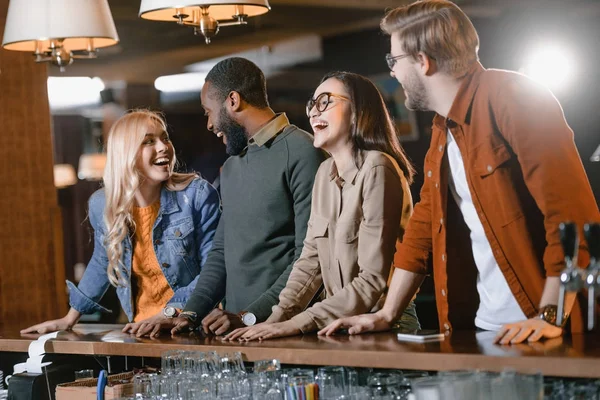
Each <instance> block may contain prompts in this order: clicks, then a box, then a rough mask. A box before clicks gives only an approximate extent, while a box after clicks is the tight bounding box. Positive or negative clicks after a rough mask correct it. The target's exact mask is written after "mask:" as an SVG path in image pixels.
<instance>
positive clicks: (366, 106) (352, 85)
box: [321, 71, 415, 184]
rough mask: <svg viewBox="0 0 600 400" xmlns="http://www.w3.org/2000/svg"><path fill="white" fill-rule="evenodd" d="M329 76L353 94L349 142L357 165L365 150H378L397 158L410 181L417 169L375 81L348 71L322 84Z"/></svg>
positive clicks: (337, 73) (340, 72)
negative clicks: (403, 145) (399, 135)
mask: <svg viewBox="0 0 600 400" xmlns="http://www.w3.org/2000/svg"><path fill="white" fill-rule="evenodd" d="M330 78H335V79H337V80H338V81H340V82H342V84H343V85H344V87H345V88H346V90H347V91H348V94H349V95H350V105H351V110H352V128H351V132H350V141H351V143H352V158H353V160H354V164H355V165H356V167H357V168H360V167H362V164H363V162H364V157H363V153H362V151H363V150H378V151H381V152H383V153H387V154H388V155H390V156H391V157H393V158H394V159H395V160H396V162H397V163H398V166H399V167H400V169H401V170H402V172H404V176H405V177H406V180H407V181H408V183H409V184H411V183H412V181H413V176H414V175H415V169H414V167H413V166H412V164H411V162H410V160H409V159H408V157H407V156H406V154H405V153H404V150H403V149H402V146H401V145H400V141H399V140H398V135H397V133H396V128H395V126H394V123H393V121H392V119H391V118H390V114H389V113H388V110H387V107H386V105H385V102H384V101H383V97H382V96H381V93H379V90H377V87H376V86H375V84H373V82H371V81H370V80H369V79H367V78H365V77H364V76H362V75H358V74H355V73H352V72H345V71H335V72H330V73H328V74H326V75H325V76H324V77H323V78H322V79H321V83H323V82H325V81H326V80H327V79H330Z"/></svg>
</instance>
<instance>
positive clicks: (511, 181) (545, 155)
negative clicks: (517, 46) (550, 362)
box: [394, 63, 600, 331]
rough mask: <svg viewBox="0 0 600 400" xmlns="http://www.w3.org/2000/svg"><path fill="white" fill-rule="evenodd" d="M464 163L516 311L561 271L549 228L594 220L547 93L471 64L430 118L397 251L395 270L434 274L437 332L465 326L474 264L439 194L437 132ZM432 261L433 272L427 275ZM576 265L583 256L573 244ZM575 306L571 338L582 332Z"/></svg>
mask: <svg viewBox="0 0 600 400" xmlns="http://www.w3.org/2000/svg"><path fill="white" fill-rule="evenodd" d="M448 129H449V130H450V131H451V133H452V136H453V137H454V138H455V140H456V143H457V145H458V147H459V149H460V153H461V155H462V157H463V162H464V167H465V173H466V176H467V183H468V185H469V190H470V192H471V196H472V198H473V204H474V206H475V209H476V210H477V213H478V215H479V218H480V220H481V223H482V225H483V227H484V230H485V235H486V238H487V240H488V242H489V244H490V247H491V249H492V251H493V254H494V258H495V259H496V262H497V263H498V266H499V267H500V270H501V271H502V274H503V275H504V277H505V278H506V281H507V282H508V285H509V287H510V290H511V292H512V293H513V295H514V296H515V299H516V300H517V302H518V304H519V306H520V307H521V309H522V310H523V313H524V314H525V315H527V316H528V317H529V318H531V317H533V316H535V315H536V313H537V309H538V307H539V302H540V300H541V296H542V290H543V288H544V282H545V278H546V277H547V276H558V275H559V274H560V271H561V270H562V269H563V268H564V255H563V250H562V247H561V245H560V240H559V234H558V225H559V223H560V222H563V221H573V222H575V223H576V224H577V225H578V226H579V228H580V236H582V230H581V228H582V227H583V224H584V223H585V222H599V221H600V213H599V212H598V205H597V204H596V201H595V199H594V195H593V193H592V190H591V187H590V184H589V181H588V179H587V176H586V174H585V171H584V169H583V165H582V163H581V159H580V158H579V154H578V152H577V149H576V147H575V143H574V141H573V132H572V131H571V129H570V128H569V126H568V125H567V122H566V121H565V118H564V115H563V111H562V108H561V107H560V104H559V103H558V102H557V101H556V99H555V98H554V96H552V94H551V93H550V92H549V91H548V90H547V89H544V88H543V87H541V86H540V85H538V84H535V83H533V82H532V81H530V80H529V79H527V78H525V77H523V76H522V75H519V74H516V73H512V72H508V71H498V70H485V69H484V68H483V67H482V66H481V64H479V63H476V64H475V65H474V66H473V67H472V69H471V71H470V72H469V74H468V75H467V76H466V77H465V79H464V81H463V83H462V85H461V87H460V89H459V91H458V93H457V95H456V98H455V100H454V103H453V104H452V107H451V109H450V112H449V113H448V118H443V117H442V116H440V115H436V117H435V118H434V123H433V130H432V137H431V145H430V147H429V151H428V152H427V155H426V156H425V183H424V185H423V188H422V190H421V201H420V202H419V203H418V204H417V205H416V206H415V209H414V213H413V216H412V218H411V219H410V221H409V222H408V226H407V228H406V233H405V234H404V240H403V243H402V244H400V245H399V247H398V251H397V253H396V256H395V259H394V265H395V266H396V267H398V268H402V269H405V270H408V271H412V272H415V273H420V274H427V273H430V272H433V279H434V283H435V292H436V302H437V310H438V317H439V324H440V329H445V330H450V329H452V328H453V327H454V329H461V328H473V327H474V317H475V312H476V311H477V306H478V302H479V300H478V294H477V290H476V278H477V269H476V267H475V264H474V261H473V256H472V251H471V246H470V238H469V230H468V228H466V225H465V223H464V220H463V218H462V215H461V214H460V210H459V209H458V207H457V205H456V204H455V202H454V200H453V198H452V196H449V195H448V174H449V167H448V160H447V157H445V153H446V134H447V131H448ZM430 254H432V256H433V260H432V261H433V271H430V270H429V268H428V264H427V261H428V258H429V255H430ZM579 260H580V263H579V264H580V266H587V263H588V261H589V254H588V252H587V246H586V244H585V240H581V241H580V249H579ZM583 322H584V321H583V315H582V313H581V309H580V307H579V305H578V304H576V305H575V306H574V308H573V310H572V314H571V328H572V330H573V331H581V330H582V329H583Z"/></svg>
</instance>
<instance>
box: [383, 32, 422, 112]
mask: <svg viewBox="0 0 600 400" xmlns="http://www.w3.org/2000/svg"><path fill="white" fill-rule="evenodd" d="M391 42H392V49H391V53H390V54H391V55H392V56H393V57H397V56H401V55H403V54H404V50H403V48H402V43H401V42H400V37H399V35H398V34H394V35H392V41H391ZM417 65H418V64H416V63H415V62H414V60H413V58H412V57H405V58H401V59H399V60H397V61H396V63H395V64H394V68H392V72H391V73H390V74H391V75H392V76H393V77H395V78H396V79H397V80H398V82H400V84H401V85H402V89H404V94H405V95H406V101H405V102H404V104H405V105H406V108H408V109H409V110H413V111H428V110H430V107H429V94H428V93H427V87H426V86H425V83H424V82H423V78H422V77H421V76H420V75H419V72H418V70H417Z"/></svg>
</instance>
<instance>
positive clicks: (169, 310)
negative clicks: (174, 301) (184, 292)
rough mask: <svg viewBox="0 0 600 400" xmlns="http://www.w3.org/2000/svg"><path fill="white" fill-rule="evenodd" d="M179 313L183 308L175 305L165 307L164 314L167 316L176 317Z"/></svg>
mask: <svg viewBox="0 0 600 400" xmlns="http://www.w3.org/2000/svg"><path fill="white" fill-rule="evenodd" d="M179 313H181V310H180V309H178V308H175V307H173V306H166V307H165V308H163V315H164V316H165V317H167V318H175V317H177V316H178V315H179Z"/></svg>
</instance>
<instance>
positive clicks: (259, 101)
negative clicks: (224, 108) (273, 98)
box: [205, 57, 269, 108]
mask: <svg viewBox="0 0 600 400" xmlns="http://www.w3.org/2000/svg"><path fill="white" fill-rule="evenodd" d="M205 81H206V82H210V84H211V85H212V86H213V90H214V91H215V94H216V95H217V96H218V100H219V101H225V98H226V97H227V96H228V95H229V93H231V92H237V93H239V95H240V97H241V98H242V99H244V101H245V102H246V103H248V104H250V105H251V106H254V107H256V108H267V107H269V100H268V98H267V82H266V80H265V75H264V74H263V72H262V71H261V70H260V68H258V66H257V65H256V64H254V63H253V62H252V61H250V60H246V59H245V58H241V57H231V58H226V59H225V60H223V61H220V62H218V63H217V65H215V66H214V67H213V68H212V69H211V70H210V72H209V73H208V75H206V79H205Z"/></svg>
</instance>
